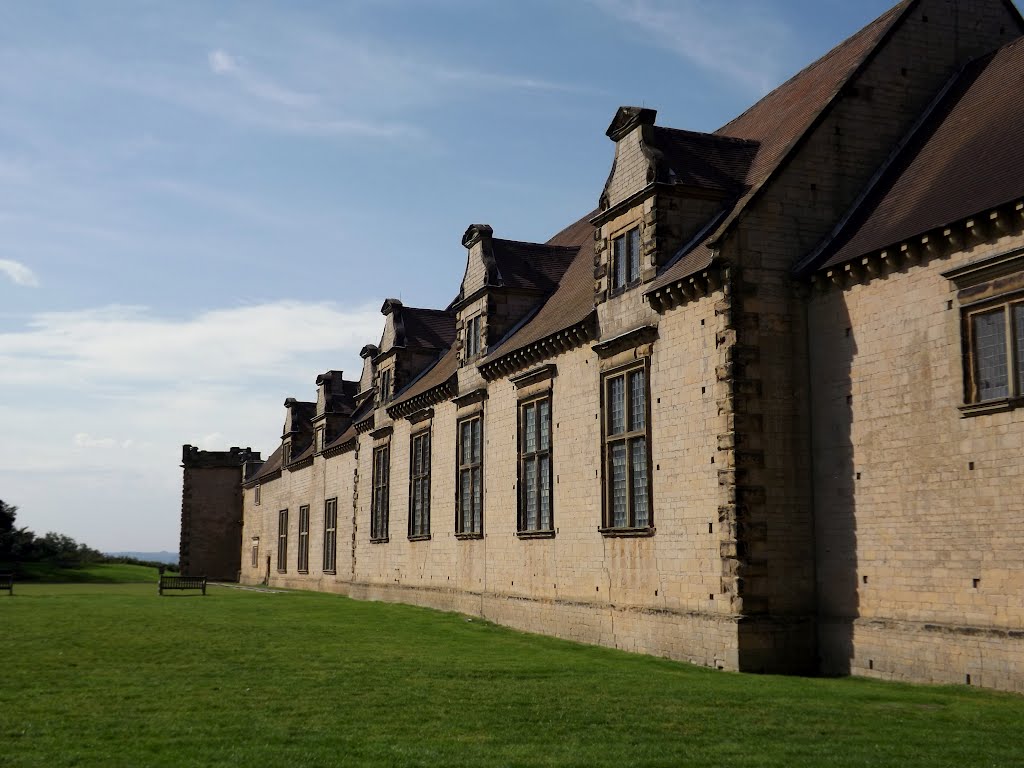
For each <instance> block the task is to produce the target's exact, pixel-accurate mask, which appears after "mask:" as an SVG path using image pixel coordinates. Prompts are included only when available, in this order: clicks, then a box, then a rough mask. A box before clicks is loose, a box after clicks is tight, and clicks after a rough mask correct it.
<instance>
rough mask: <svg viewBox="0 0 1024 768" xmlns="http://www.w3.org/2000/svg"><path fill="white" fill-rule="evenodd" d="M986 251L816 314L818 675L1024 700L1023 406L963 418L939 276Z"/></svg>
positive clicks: (871, 288)
mask: <svg viewBox="0 0 1024 768" xmlns="http://www.w3.org/2000/svg"><path fill="white" fill-rule="evenodd" d="M1022 246H1024V236H1021V235H1016V236H1005V237H1002V238H998V239H995V240H992V241H989V242H983V243H979V244H977V245H975V246H973V247H971V248H969V249H967V250H964V251H961V252H958V253H955V254H953V255H952V256H949V257H946V258H939V259H935V260H933V261H930V262H925V263H921V264H918V265H914V266H909V267H905V268H903V269H901V270H899V271H896V272H893V273H891V274H888V275H885V276H883V277H878V278H876V279H873V280H871V281H868V282H863V283H857V284H854V285H852V286H850V287H848V288H846V289H845V290H841V289H839V288H837V287H833V288H830V289H829V290H827V291H825V292H824V293H818V294H816V295H815V296H814V297H813V298H812V300H811V303H810V310H809V316H810V326H811V328H812V337H811V360H812V366H813V369H814V371H815V376H816V382H817V385H816V386H815V388H814V390H813V401H812V402H813V413H814V456H815V462H814V481H815V498H816V501H817V505H818V516H817V532H818V561H819V565H818V589H819V593H820V604H821V614H822V645H821V653H822V656H823V664H824V669H825V670H826V671H829V672H833V673H847V672H853V673H855V674H864V675H873V676H879V677H888V678H893V679H905V680H923V681H930V682H948V683H964V682H966V681H967V679H968V676H970V682H971V684H974V685H985V686H987V687H994V688H1005V689H1008V690H1015V691H1024V602H1022V600H1021V596H1022V595H1024V572H1022V570H1021V568H1020V551H1021V549H1022V548H1024V474H1022V472H1021V469H1020V455H1021V450H1022V449H1024V411H1021V410H1012V411H1008V412H1004V413H997V414H989V415H976V416H970V417H968V418H961V414H960V411H959V410H958V408H957V406H958V405H960V404H961V403H962V402H963V392H964V372H963V364H962V346H961V330H960V329H961V319H960V311H959V308H958V306H957V303H956V289H955V287H954V286H953V285H952V284H951V283H950V281H949V280H947V279H946V278H944V277H942V275H941V273H942V272H944V271H946V270H949V269H952V268H953V267H956V266H958V265H961V264H964V263H967V262H970V261H975V260H977V259H980V258H983V257H984V256H986V255H994V254H998V253H1004V252H1007V251H1009V250H1011V249H1014V248H1020V247H1022Z"/></svg>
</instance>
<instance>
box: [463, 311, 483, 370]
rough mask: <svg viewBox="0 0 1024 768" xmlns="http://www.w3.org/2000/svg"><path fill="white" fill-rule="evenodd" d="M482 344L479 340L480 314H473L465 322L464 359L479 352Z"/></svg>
mask: <svg viewBox="0 0 1024 768" xmlns="http://www.w3.org/2000/svg"><path fill="white" fill-rule="evenodd" d="M482 347H483V344H482V343H481V340H480V315H474V316H473V317H471V318H470V319H469V320H468V321H467V322H466V359H467V360H468V359H470V358H472V357H476V356H477V355H479V354H480V351H481V349H482Z"/></svg>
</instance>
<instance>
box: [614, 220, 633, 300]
mask: <svg viewBox="0 0 1024 768" xmlns="http://www.w3.org/2000/svg"><path fill="white" fill-rule="evenodd" d="M638 282H640V228H639V227H633V229H631V230H629V231H628V232H626V233H624V234H621V235H619V236H618V237H616V238H615V239H614V240H612V284H611V289H612V291H621V290H624V289H625V288H628V287H629V286H631V285H635V284H636V283H638Z"/></svg>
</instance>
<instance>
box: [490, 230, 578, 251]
mask: <svg viewBox="0 0 1024 768" xmlns="http://www.w3.org/2000/svg"><path fill="white" fill-rule="evenodd" d="M563 231H564V230H563ZM559 234H560V233H559ZM491 242H494V243H515V244H516V245H533V246H536V247H537V248H560V249H562V250H564V251H572V250H576V249H578V248H579V246H578V245H552V244H550V243H535V242H534V241H532V240H509V239H508V238H506V237H495V238H492V239H491Z"/></svg>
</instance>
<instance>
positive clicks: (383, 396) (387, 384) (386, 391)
mask: <svg viewBox="0 0 1024 768" xmlns="http://www.w3.org/2000/svg"><path fill="white" fill-rule="evenodd" d="M390 396H391V369H390V368H388V369H387V370H386V371H383V372H382V373H381V375H380V395H379V400H380V402H381V403H386V402H387V401H388V398H389V397H390Z"/></svg>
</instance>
